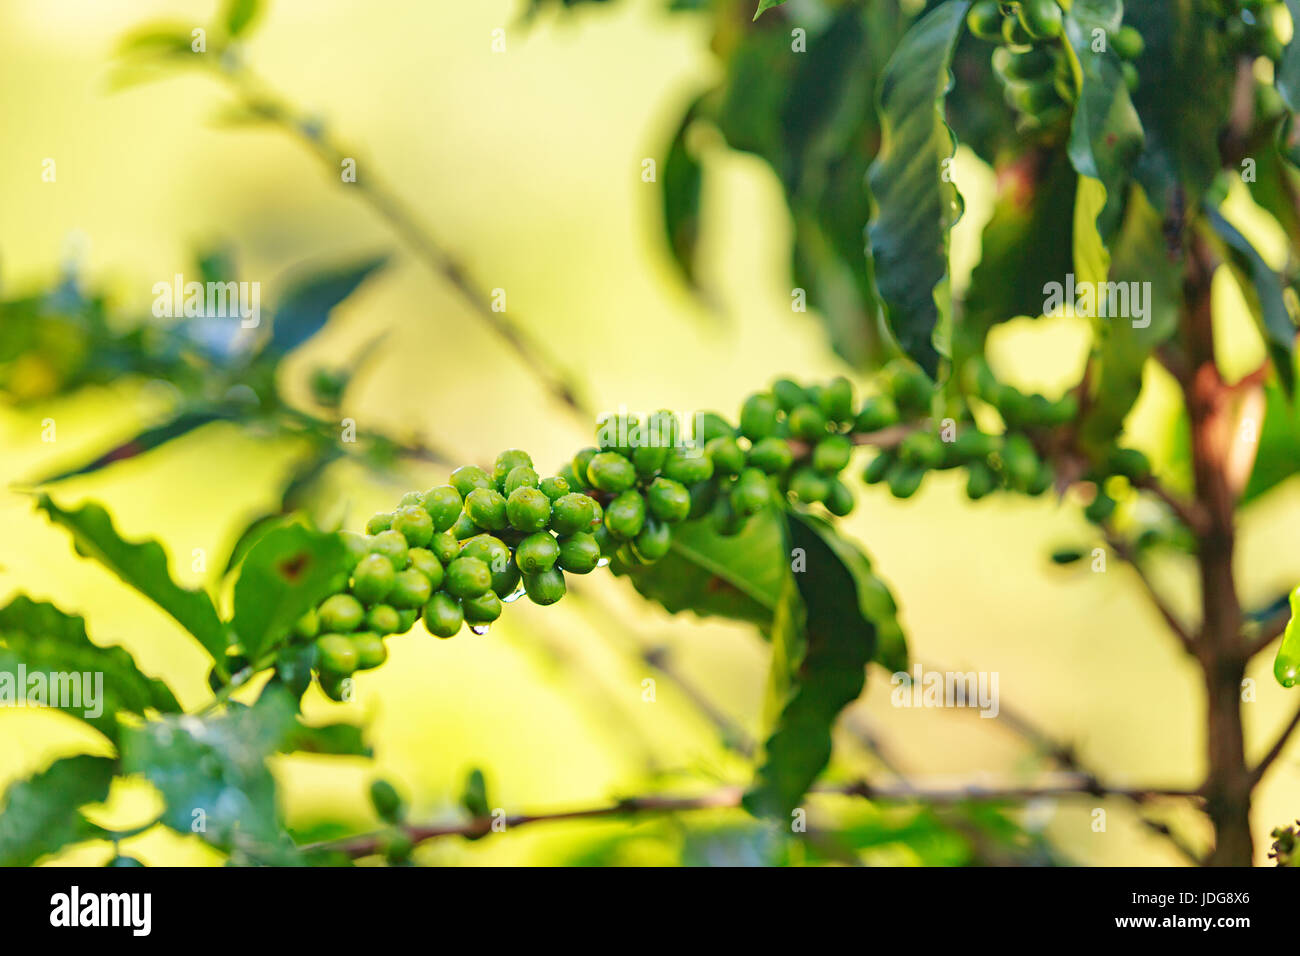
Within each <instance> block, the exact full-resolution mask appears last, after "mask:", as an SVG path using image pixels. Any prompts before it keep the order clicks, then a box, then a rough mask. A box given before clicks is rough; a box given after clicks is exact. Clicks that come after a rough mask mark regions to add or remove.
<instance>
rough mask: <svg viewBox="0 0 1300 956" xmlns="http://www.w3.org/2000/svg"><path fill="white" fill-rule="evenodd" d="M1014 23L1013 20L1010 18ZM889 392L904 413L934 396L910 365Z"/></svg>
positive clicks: (894, 370)
mask: <svg viewBox="0 0 1300 956" xmlns="http://www.w3.org/2000/svg"><path fill="white" fill-rule="evenodd" d="M1011 19H1012V21H1013V22H1014V20H1015V18H1014V17H1013V18H1011ZM889 390H890V394H891V395H892V396H893V398H894V404H895V405H896V406H897V407H898V408H899V409H900V410H901V411H904V412H912V413H920V412H925V411H928V410H929V408H930V400H931V398H932V397H933V395H934V385H933V384H932V383H931V381H930V377H929V376H928V375H926V374H925V373H924V372H922V371H921V370H920V369H919V368H916V367H915V366H912V365H901V364H896V365H893V366H891V368H890V370H889Z"/></svg>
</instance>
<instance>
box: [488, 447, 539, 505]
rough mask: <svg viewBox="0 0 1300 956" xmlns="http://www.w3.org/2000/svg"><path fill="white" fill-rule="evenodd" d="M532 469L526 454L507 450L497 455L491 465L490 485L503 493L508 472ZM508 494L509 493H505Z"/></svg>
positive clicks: (514, 449)
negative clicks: (517, 469)
mask: <svg viewBox="0 0 1300 956" xmlns="http://www.w3.org/2000/svg"><path fill="white" fill-rule="evenodd" d="M532 467H533V459H532V458H531V457H529V455H528V452H526V451H520V450H519V449H518V448H509V449H506V450H505V451H503V452H502V453H501V454H499V455H497V459H496V461H495V462H494V463H493V464H492V483H493V484H494V485H495V486H496V487H497V488H499V489H500V490H502V491H505V484H506V481H507V480H508V479H509V477H510V472H512V471H514V470H515V469H516V468H528V469H531V468H532ZM506 493H507V494H509V492H506Z"/></svg>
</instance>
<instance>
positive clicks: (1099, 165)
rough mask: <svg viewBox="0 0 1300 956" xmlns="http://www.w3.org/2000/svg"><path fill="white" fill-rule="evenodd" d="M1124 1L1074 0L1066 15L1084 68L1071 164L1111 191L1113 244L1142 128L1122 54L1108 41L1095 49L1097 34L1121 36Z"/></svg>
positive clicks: (1102, 222) (1106, 211) (1104, 217)
mask: <svg viewBox="0 0 1300 956" xmlns="http://www.w3.org/2000/svg"><path fill="white" fill-rule="evenodd" d="M1123 19H1124V3H1123V0H1074V3H1072V4H1071V5H1070V9H1069V11H1068V12H1067V13H1066V15H1065V36H1066V39H1067V40H1068V41H1069V47H1070V49H1071V50H1072V51H1073V53H1074V59H1075V62H1076V64H1077V65H1078V69H1079V79H1080V85H1079V99H1078V102H1077V103H1076V104H1075V107H1074V116H1073V118H1072V119H1071V122H1070V144H1069V154H1070V162H1071V163H1073V164H1074V168H1075V169H1076V170H1078V172H1079V174H1080V175H1081V176H1091V177H1092V178H1093V179H1097V180H1100V181H1101V183H1102V185H1104V186H1105V187H1106V205H1105V207H1104V208H1103V209H1102V212H1101V215H1100V216H1099V217H1098V219H1097V228H1098V230H1099V231H1100V233H1101V236H1102V239H1103V240H1106V241H1109V240H1110V237H1111V236H1112V235H1113V234H1114V232H1115V229H1116V228H1118V226H1119V221H1120V215H1121V213H1122V212H1123V209H1124V187H1125V186H1126V184H1127V183H1128V177H1129V166H1130V164H1131V163H1132V161H1133V158H1134V157H1135V156H1137V154H1138V153H1139V152H1140V151H1141V149H1142V124H1141V122H1140V121H1139V120H1138V115H1137V111H1136V110H1135V109H1134V108H1133V103H1132V101H1131V100H1130V99H1129V95H1128V87H1127V85H1125V83H1124V73H1123V70H1122V69H1121V65H1120V59H1119V56H1118V54H1116V53H1115V51H1114V50H1113V49H1112V48H1111V44H1109V43H1107V44H1106V47H1105V49H1104V50H1102V51H1100V52H1097V51H1094V50H1093V42H1094V41H1093V37H1094V35H1095V31H1097V30H1104V31H1105V32H1106V34H1107V35H1108V36H1113V35H1114V34H1115V33H1116V32H1118V30H1119V28H1120V24H1121V22H1122V21H1123Z"/></svg>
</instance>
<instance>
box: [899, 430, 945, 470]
mask: <svg viewBox="0 0 1300 956" xmlns="http://www.w3.org/2000/svg"><path fill="white" fill-rule="evenodd" d="M898 457H899V458H900V459H901V460H903V461H905V462H907V463H908V464H909V465H915V466H917V467H919V468H937V467H938V466H939V465H940V464H942V462H943V459H944V447H943V441H942V440H940V438H939V436H938V435H936V434H934V432H912V433H911V434H910V435H908V436H907V437H906V438H904V439H903V441H902V442H901V443H900V444H899V446H898Z"/></svg>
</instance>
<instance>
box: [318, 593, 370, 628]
mask: <svg viewBox="0 0 1300 956" xmlns="http://www.w3.org/2000/svg"><path fill="white" fill-rule="evenodd" d="M365 614H366V610H365V608H363V607H362V606H361V602H360V601H358V600H357V599H356V598H354V597H353V596H352V595H351V594H334V595H331V596H330V597H327V598H326V599H325V600H324V601H323V602H322V603H321V606H320V608H319V609H318V610H317V611H316V616H317V617H318V618H320V626H321V630H323V631H335V632H337V633H340V634H346V633H347V632H349V631H355V630H356V629H357V628H359V627H360V626H361V620H362V618H364V617H365Z"/></svg>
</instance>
